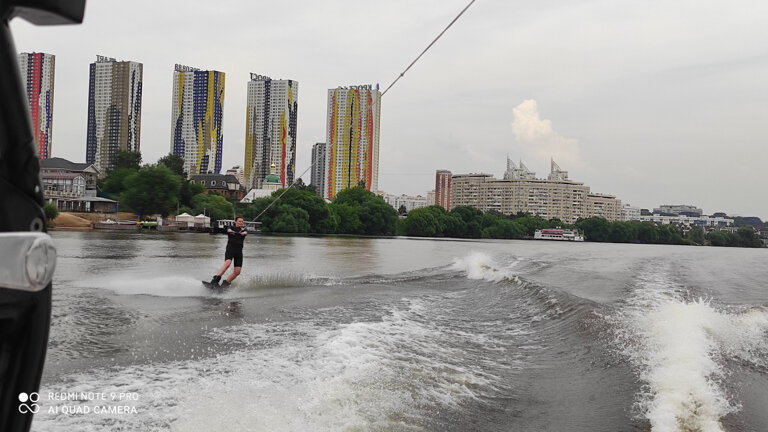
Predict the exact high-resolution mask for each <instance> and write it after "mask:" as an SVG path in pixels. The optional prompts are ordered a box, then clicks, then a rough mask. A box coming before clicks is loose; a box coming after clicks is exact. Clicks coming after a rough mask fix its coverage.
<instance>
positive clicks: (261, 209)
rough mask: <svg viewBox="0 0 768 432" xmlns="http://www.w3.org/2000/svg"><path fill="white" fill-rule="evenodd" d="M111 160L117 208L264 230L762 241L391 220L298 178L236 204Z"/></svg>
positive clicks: (163, 171)
mask: <svg viewBox="0 0 768 432" xmlns="http://www.w3.org/2000/svg"><path fill="white" fill-rule="evenodd" d="M116 161H117V162H116V167H115V169H113V170H112V171H111V172H110V173H109V175H108V176H107V177H106V179H104V180H103V181H102V182H101V184H100V188H101V195H102V196H105V197H108V198H113V199H117V200H118V201H119V202H120V206H121V208H123V209H125V208H126V207H127V208H128V209H130V210H132V211H135V212H137V213H139V214H141V215H149V214H161V215H162V216H163V217H167V216H168V215H169V214H176V212H177V211H178V212H179V213H182V212H187V213H190V214H200V213H205V214H206V215H208V216H210V217H211V220H212V221H215V220H219V219H231V218H233V216H234V215H235V214H238V215H242V216H244V217H245V219H246V220H256V219H257V218H258V221H260V222H261V223H262V225H261V229H262V231H263V232H266V233H298V234H352V235H381V236H392V235H405V236H416V237H453V238H487V239H523V238H531V237H533V235H534V232H535V231H536V230H538V229H545V228H556V227H561V228H565V229H575V230H578V231H580V232H581V233H582V234H583V235H584V237H585V239H586V240H587V241H593V242H611V243H643V244H676V245H712V246H733V247H760V246H762V242H761V240H760V238H758V236H757V234H756V233H755V231H754V230H753V229H752V227H749V226H744V227H741V228H739V229H738V231H736V232H727V231H712V232H709V233H706V232H705V231H704V229H703V228H702V227H699V226H694V227H691V228H689V229H687V230H683V229H681V228H680V227H677V226H675V225H655V224H653V223H651V222H641V221H627V222H609V221H607V220H606V219H604V218H601V217H591V218H586V219H580V220H578V221H577V222H576V223H574V224H567V223H564V222H563V221H560V220H557V219H550V220H547V219H543V218H541V217H539V216H535V215H531V214H528V213H517V214H514V215H504V214H502V213H500V212H497V211H493V210H491V211H488V212H485V213H484V212H482V211H480V210H478V209H477V208H475V207H471V206H458V207H454V208H452V209H451V210H450V211H446V210H445V209H444V208H443V207H440V206H434V205H433V206H429V207H424V208H418V209H414V210H411V211H410V212H408V213H407V215H405V217H402V218H399V217H398V212H397V211H395V209H394V208H392V207H391V206H390V205H389V204H387V203H386V202H385V201H384V199H383V198H382V197H380V196H378V195H376V194H374V193H372V192H370V191H368V190H367V189H365V187H363V186H357V187H353V188H348V189H344V190H342V191H341V192H339V193H338V194H337V195H336V197H335V198H334V200H333V201H332V202H330V203H326V201H325V200H324V199H322V198H321V197H320V196H319V195H317V193H315V189H314V188H313V187H312V186H305V185H304V184H303V183H302V182H301V181H298V182H297V184H296V185H295V186H294V187H292V188H289V189H288V190H285V189H279V190H277V191H275V192H273V193H272V195H271V196H268V197H264V198H259V199H256V200H254V201H253V202H252V203H250V204H241V203H239V202H236V201H235V202H230V201H228V200H227V199H226V198H225V197H223V196H221V195H218V194H216V193H214V192H210V193H208V194H205V193H204V188H203V186H202V185H200V184H197V183H193V182H190V181H188V180H186V177H187V176H186V173H184V171H183V164H184V162H183V160H182V159H181V158H180V157H179V156H176V155H173V154H169V155H168V156H165V157H163V158H161V159H160V160H159V161H158V162H157V163H156V164H153V165H144V166H140V165H141V155H140V154H139V153H135V152H120V153H118V155H117V158H116ZM278 197H280V198H279V199H278ZM401 210H404V209H401ZM400 213H402V211H401V212H400Z"/></svg>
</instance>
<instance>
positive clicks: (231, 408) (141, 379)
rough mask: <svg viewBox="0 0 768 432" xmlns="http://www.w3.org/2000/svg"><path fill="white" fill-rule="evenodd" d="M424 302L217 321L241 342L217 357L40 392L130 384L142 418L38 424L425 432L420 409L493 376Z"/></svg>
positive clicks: (467, 393)
mask: <svg viewBox="0 0 768 432" xmlns="http://www.w3.org/2000/svg"><path fill="white" fill-rule="evenodd" d="M428 308H429V306H428V305H424V304H420V302H419V301H418V300H414V301H411V302H410V303H409V305H408V306H406V307H405V308H403V307H398V308H394V309H393V310H391V311H390V313H388V314H386V315H384V316H383V317H382V319H381V320H380V321H365V322H353V323H349V324H342V325H337V324H334V323H331V324H328V323H327V321H325V322H326V324H322V322H323V321H316V320H307V321H295V322H284V323H265V324H246V325H241V326H236V327H228V328H220V329H215V330H213V331H211V333H210V334H209V335H208V337H210V338H212V339H216V340H217V341H219V343H221V342H228V341H231V342H233V343H236V344H239V345H241V346H242V345H245V347H244V348H242V349H240V350H239V351H236V352H231V353H227V354H223V355H220V356H217V357H215V358H207V359H200V360H189V361H183V362H168V363H155V364H149V365H134V366H130V367H125V368H120V369H114V370H108V371H93V372H91V373H88V374H81V375H77V376H72V377H69V379H68V380H67V381H65V382H63V383H57V384H55V385H47V386H46V385H44V388H43V390H42V391H67V392H71V391H80V390H81V389H82V390H84V391H85V390H87V391H106V392H110V391H122V392H125V391H136V392H138V393H139V394H140V395H141V400H140V401H138V402H136V404H134V405H136V406H137V409H138V410H139V414H133V415H124V416H119V415H115V416H112V417H109V416H107V417H105V416H94V415H93V414H91V415H80V416H71V415H69V416H68V415H62V414H58V415H54V414H48V413H47V412H46V407H45V406H44V407H43V410H42V411H41V413H40V414H38V415H37V416H36V418H35V430H41V431H44V430H63V429H67V430H82V431H95V430H103V429H104V428H105V427H107V426H109V427H113V428H114V427H115V426H120V427H123V428H125V429H134V430H168V429H170V430H175V431H185V432H186V431H192V432H195V431H211V430H222V429H226V430H232V431H237V430H251V431H296V430H312V431H351V430H379V429H384V430H421V429H422V428H421V427H420V426H419V423H418V422H419V421H420V420H422V419H423V417H424V415H423V413H421V414H420V413H419V411H418V410H419V407H428V408H429V409H435V410H441V409H448V408H455V407H456V406H458V405H459V404H460V403H461V402H462V401H464V400H467V399H474V398H477V397H478V394H479V393H482V392H484V391H491V389H492V384H491V382H492V380H493V377H489V376H488V375H487V374H486V373H484V372H483V371H482V368H481V367H480V366H478V365H475V364H471V362H470V363H468V362H466V361H465V360H463V358H462V352H460V351H459V350H457V349H456V348H451V347H450V346H449V345H452V344H446V343H445V338H446V336H445V335H444V334H443V332H442V330H441V328H439V327H438V326H435V325H432V324H431V322H430V321H429V320H426V321H424V320H422V319H415V317H417V316H419V314H422V313H423V312H424V311H425V310H429V309H428ZM327 318H328V317H325V319H326V320H327ZM452 337H453V336H452ZM467 337H468V338H469V337H471V335H467ZM466 342H467V341H457V343H458V345H461V344H462V343H466ZM46 387H47V388H46ZM54 387H56V388H54ZM88 403H90V402H88Z"/></svg>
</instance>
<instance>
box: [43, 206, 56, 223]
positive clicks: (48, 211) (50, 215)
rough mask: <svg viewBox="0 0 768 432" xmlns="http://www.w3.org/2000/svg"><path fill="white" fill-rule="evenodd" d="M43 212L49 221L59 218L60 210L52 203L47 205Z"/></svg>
mask: <svg viewBox="0 0 768 432" xmlns="http://www.w3.org/2000/svg"><path fill="white" fill-rule="evenodd" d="M43 212H44V213H45V217H46V219H48V220H54V219H56V218H57V217H58V216H59V208H58V207H56V204H54V203H52V202H47V203H45V207H43Z"/></svg>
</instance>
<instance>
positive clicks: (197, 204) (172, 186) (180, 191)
mask: <svg viewBox="0 0 768 432" xmlns="http://www.w3.org/2000/svg"><path fill="white" fill-rule="evenodd" d="M98 186H99V196H101V197H104V198H109V199H113V200H115V201H118V203H119V208H120V209H121V210H123V211H131V212H135V213H137V214H138V215H139V216H147V215H155V214H159V215H161V216H162V217H168V216H169V215H171V214H177V212H178V213H184V212H186V213H189V214H193V215H196V214H201V213H205V214H206V215H208V216H210V217H211V219H212V220H218V219H231V218H232V217H233V215H234V207H233V204H232V203H230V202H229V201H227V199H226V198H225V197H223V196H221V195H219V194H215V193H210V194H205V193H204V191H205V188H203V186H202V185H201V184H198V183H194V182H190V181H189V180H187V174H186V173H185V172H184V160H183V159H182V158H181V157H180V156H177V155H175V154H169V155H167V156H164V157H162V158H160V160H158V161H157V163H156V164H147V165H143V166H142V165H141V153H139V152H129V151H121V152H118V153H117V154H116V155H115V167H114V168H113V169H112V170H111V171H110V172H109V173H108V174H107V176H106V177H105V178H104V179H103V180H101V181H99V185H98Z"/></svg>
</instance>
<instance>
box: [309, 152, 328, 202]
mask: <svg viewBox="0 0 768 432" xmlns="http://www.w3.org/2000/svg"><path fill="white" fill-rule="evenodd" d="M310 184H311V185H312V186H314V187H315V192H317V194H318V195H320V196H323V190H324V189H325V143H315V145H313V146H312V180H311V183H310Z"/></svg>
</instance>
